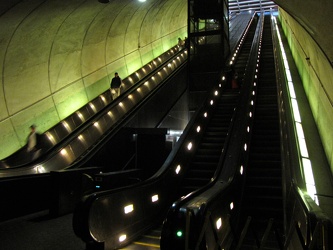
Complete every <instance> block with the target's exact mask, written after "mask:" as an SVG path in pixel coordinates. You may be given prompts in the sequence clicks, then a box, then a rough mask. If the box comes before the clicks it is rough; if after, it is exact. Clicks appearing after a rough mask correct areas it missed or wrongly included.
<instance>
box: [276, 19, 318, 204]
mask: <svg viewBox="0 0 333 250" xmlns="http://www.w3.org/2000/svg"><path fill="white" fill-rule="evenodd" d="M272 19H273V22H274V24H275V28H276V33H277V37H278V40H279V44H280V49H281V54H282V58H283V66H284V69H285V74H286V78H287V81H288V83H287V89H288V93H289V98H290V102H291V106H292V115H293V119H294V125H295V128H296V135H297V142H298V146H299V151H300V152H299V153H300V156H301V160H302V161H301V164H302V167H303V172H304V179H305V184H306V191H307V193H308V194H309V195H310V197H311V198H312V199H313V200H314V201H315V202H316V203H317V205H319V200H318V197H317V195H316V194H317V190H316V185H315V181H314V177H313V172H312V166H311V160H310V159H309V154H308V150H307V146H306V139H305V136H304V132H303V127H302V120H301V114H300V112H299V109H298V103H297V98H296V94H295V90H294V85H293V80H292V76H291V73H290V70H289V64H288V60H287V56H286V53H285V50H284V46H283V43H282V39H281V35H280V31H279V27H278V25H277V22H276V18H275V16H272Z"/></svg>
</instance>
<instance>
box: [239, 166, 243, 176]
mask: <svg viewBox="0 0 333 250" xmlns="http://www.w3.org/2000/svg"><path fill="white" fill-rule="evenodd" d="M243 171H244V167H243V165H242V166H240V169H239V172H240V174H241V175H243Z"/></svg>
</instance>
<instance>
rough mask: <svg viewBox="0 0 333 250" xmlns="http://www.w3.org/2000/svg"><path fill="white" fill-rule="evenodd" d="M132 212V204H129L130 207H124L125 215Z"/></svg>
mask: <svg viewBox="0 0 333 250" xmlns="http://www.w3.org/2000/svg"><path fill="white" fill-rule="evenodd" d="M133 210H134V206H133V204H130V205H127V206H126V207H124V212H125V214H128V213H131V212H133Z"/></svg>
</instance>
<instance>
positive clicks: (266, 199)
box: [241, 16, 283, 249]
mask: <svg viewBox="0 0 333 250" xmlns="http://www.w3.org/2000/svg"><path fill="white" fill-rule="evenodd" d="M259 68H260V71H259V76H258V87H257V97H256V106H255V112H254V122H253V130H252V138H251V144H250V153H249V162H248V167H247V170H246V171H247V172H246V184H245V188H244V192H245V193H244V201H243V207H242V211H243V223H244V224H245V222H246V220H248V221H250V223H249V230H248V231H247V234H246V236H245V237H244V240H243V242H242V247H241V249H253V248H263V247H265V249H266V247H267V248H268V249H281V246H280V245H279V242H282V241H281V239H280V237H281V235H283V201H282V166H281V152H280V150H281V149H280V129H279V113H278V102H277V84H276V77H275V66H274V55H273V43H272V35H271V24H270V16H265V20H264V30H263V36H262V50H261V62H260V67H259Z"/></svg>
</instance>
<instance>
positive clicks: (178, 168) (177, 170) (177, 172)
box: [175, 165, 181, 174]
mask: <svg viewBox="0 0 333 250" xmlns="http://www.w3.org/2000/svg"><path fill="white" fill-rule="evenodd" d="M180 169H181V167H180V165H178V166H177V167H176V170H175V172H176V174H179V172H180Z"/></svg>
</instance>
